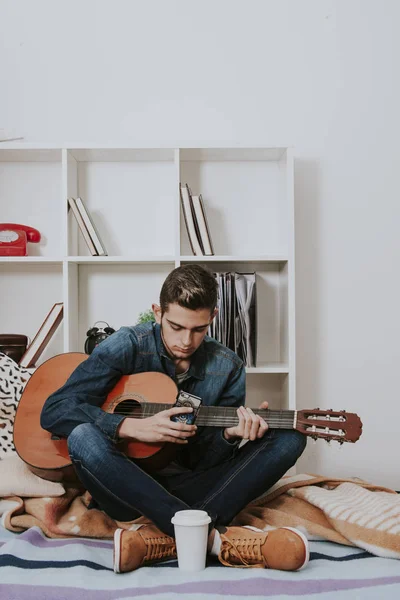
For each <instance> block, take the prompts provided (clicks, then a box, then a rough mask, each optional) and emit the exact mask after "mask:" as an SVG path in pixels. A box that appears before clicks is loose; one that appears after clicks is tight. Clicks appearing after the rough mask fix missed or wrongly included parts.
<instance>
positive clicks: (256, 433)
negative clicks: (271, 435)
mask: <svg viewBox="0 0 400 600" xmlns="http://www.w3.org/2000/svg"><path fill="white" fill-rule="evenodd" d="M260 408H264V409H266V408H268V402H263V403H262V404H261V405H260ZM236 413H237V416H238V417H239V423H238V424H237V425H235V426H234V427H228V428H226V429H225V430H224V438H225V439H226V440H228V441H231V440H234V439H241V440H251V441H254V440H256V439H259V438H262V437H263V435H264V434H265V432H266V431H267V430H268V423H267V422H266V421H264V419H263V418H261V417H260V416H259V415H256V414H255V413H254V412H253V411H252V410H251V408H245V407H244V406H240V407H239V408H238V409H237V411H236Z"/></svg>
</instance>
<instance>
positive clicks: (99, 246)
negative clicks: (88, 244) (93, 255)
mask: <svg viewBox="0 0 400 600" xmlns="http://www.w3.org/2000/svg"><path fill="white" fill-rule="evenodd" d="M75 202H76V206H77V207H78V210H79V212H80V214H81V217H82V219H83V220H84V222H85V225H86V229H87V230H88V232H89V235H90V237H91V239H92V242H93V244H94V245H95V248H96V251H97V254H98V255H99V256H107V252H106V249H105V247H104V244H103V243H102V241H101V239H100V236H99V232H98V231H97V229H96V227H95V224H94V222H93V219H92V218H91V216H90V213H89V211H88V210H87V208H86V206H85V204H84V203H83V200H82V198H76V199H75Z"/></svg>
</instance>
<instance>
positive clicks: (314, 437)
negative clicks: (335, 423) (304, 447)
mask: <svg viewBox="0 0 400 600" xmlns="http://www.w3.org/2000/svg"><path fill="white" fill-rule="evenodd" d="M311 437H312V441H313V444H316V443H317V439H318V438H317V436H316V435H312V436H311Z"/></svg>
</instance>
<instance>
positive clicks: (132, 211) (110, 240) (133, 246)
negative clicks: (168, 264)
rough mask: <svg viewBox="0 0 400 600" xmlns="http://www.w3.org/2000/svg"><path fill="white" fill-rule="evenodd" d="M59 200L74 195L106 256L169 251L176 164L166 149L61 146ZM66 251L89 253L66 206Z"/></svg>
mask: <svg viewBox="0 0 400 600" xmlns="http://www.w3.org/2000/svg"><path fill="white" fill-rule="evenodd" d="M64 169H65V171H66V178H65V180H66V182H67V185H66V189H65V202H67V198H68V197H69V196H72V197H74V198H76V197H77V196H80V197H81V198H82V199H83V201H84V203H85V205H86V207H87V209H88V211H89V212H90V215H91V217H92V219H93V222H94V223H95V226H96V229H97V230H98V232H99V235H100V238H101V239H102V241H103V244H104V246H105V248H106V251H107V253H108V254H109V255H110V256H139V257H140V256H143V255H144V256H147V255H155V256H158V255H165V254H167V255H173V254H175V245H176V244H175V239H176V223H175V211H174V206H175V202H176V193H177V186H178V184H177V168H176V161H175V151H174V150H172V149H154V150H153V149H148V148H147V149H146V148H145V149H96V148H94V149H90V148H88V149H71V150H66V151H65V159H64ZM67 232H68V234H67V236H68V237H67V239H68V250H67V252H68V254H69V255H79V256H90V252H89V250H88V248H87V246H86V244H85V241H84V239H83V236H82V235H81V233H80V231H79V228H78V226H77V224H76V221H75V218H74V216H73V214H72V211H69V214H68V219H67Z"/></svg>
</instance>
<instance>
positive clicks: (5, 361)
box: [0, 352, 32, 460]
mask: <svg viewBox="0 0 400 600" xmlns="http://www.w3.org/2000/svg"><path fill="white" fill-rule="evenodd" d="M31 374H32V369H25V368H23V367H20V366H19V365H17V363H16V362H15V361H13V359H12V358H10V357H9V356H7V355H6V354H4V353H3V352H0V460H1V459H2V458H6V456H12V455H15V454H16V452H15V446H14V442H13V427H14V419H15V413H16V411H17V406H18V402H19V401H20V399H21V396H22V392H23V391H24V388H25V386H26V384H27V382H28V381H29V378H30V376H31Z"/></svg>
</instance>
